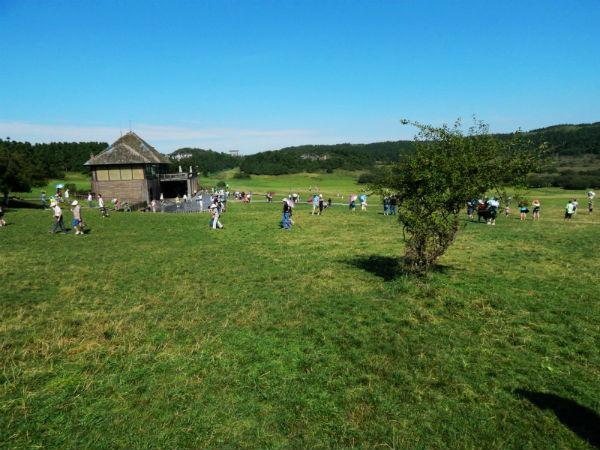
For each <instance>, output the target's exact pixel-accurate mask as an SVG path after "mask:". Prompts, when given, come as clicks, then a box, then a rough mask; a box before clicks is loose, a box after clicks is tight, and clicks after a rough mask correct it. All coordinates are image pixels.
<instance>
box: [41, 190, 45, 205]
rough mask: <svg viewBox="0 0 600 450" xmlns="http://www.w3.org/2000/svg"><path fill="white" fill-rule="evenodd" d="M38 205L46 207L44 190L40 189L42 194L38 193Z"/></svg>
mask: <svg viewBox="0 0 600 450" xmlns="http://www.w3.org/2000/svg"><path fill="white" fill-rule="evenodd" d="M40 205H41V206H42V208H44V209H46V191H42V194H41V195H40Z"/></svg>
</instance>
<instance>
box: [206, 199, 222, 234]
mask: <svg viewBox="0 0 600 450" xmlns="http://www.w3.org/2000/svg"><path fill="white" fill-rule="evenodd" d="M208 209H209V211H210V214H211V220H210V227H211V228H212V229H213V230H216V229H221V228H223V225H222V224H221V222H219V216H220V212H219V203H218V200H217V199H216V197H215V199H214V200H213V202H212V203H211V204H210V206H209V207H208Z"/></svg>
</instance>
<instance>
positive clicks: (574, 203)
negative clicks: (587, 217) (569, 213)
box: [571, 198, 579, 215]
mask: <svg viewBox="0 0 600 450" xmlns="http://www.w3.org/2000/svg"><path fill="white" fill-rule="evenodd" d="M571 203H573V215H575V214H577V208H578V207H579V202H578V201H577V199H576V198H574V199H573V200H572V201H571Z"/></svg>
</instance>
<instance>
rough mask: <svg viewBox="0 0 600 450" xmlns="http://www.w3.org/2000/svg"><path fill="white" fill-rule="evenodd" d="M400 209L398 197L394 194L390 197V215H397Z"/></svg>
mask: <svg viewBox="0 0 600 450" xmlns="http://www.w3.org/2000/svg"><path fill="white" fill-rule="evenodd" d="M397 211H398V197H396V196H395V195H392V196H391V197H390V216H395V215H396V212H397Z"/></svg>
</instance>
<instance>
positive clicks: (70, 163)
mask: <svg viewBox="0 0 600 450" xmlns="http://www.w3.org/2000/svg"><path fill="white" fill-rule="evenodd" d="M106 147H107V145H106V144H103V143H99V142H53V143H50V144H30V143H29V142H17V141H11V140H9V139H6V140H2V139H0V192H2V194H3V195H4V198H5V201H6V199H7V198H8V194H9V192H14V191H20V192H28V191H29V190H31V188H32V187H33V186H38V185H43V184H44V183H45V181H46V180H47V179H49V178H62V177H63V176H64V173H65V172H66V171H83V170H85V168H84V166H83V164H84V163H85V161H87V160H88V159H89V157H90V154H91V153H99V152H100V151H102V150H104V149H106Z"/></svg>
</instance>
